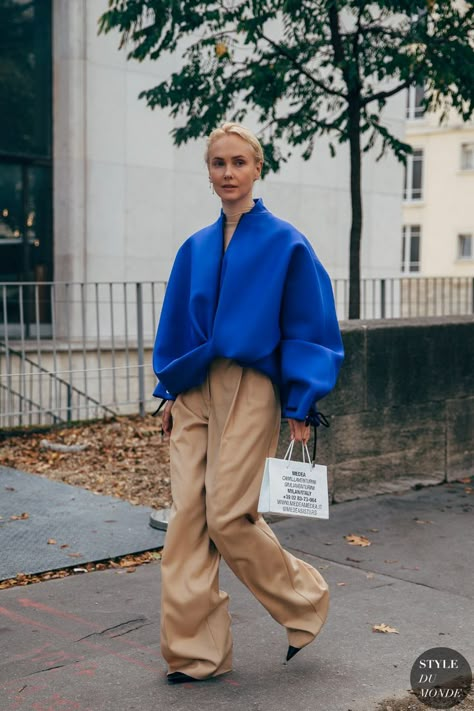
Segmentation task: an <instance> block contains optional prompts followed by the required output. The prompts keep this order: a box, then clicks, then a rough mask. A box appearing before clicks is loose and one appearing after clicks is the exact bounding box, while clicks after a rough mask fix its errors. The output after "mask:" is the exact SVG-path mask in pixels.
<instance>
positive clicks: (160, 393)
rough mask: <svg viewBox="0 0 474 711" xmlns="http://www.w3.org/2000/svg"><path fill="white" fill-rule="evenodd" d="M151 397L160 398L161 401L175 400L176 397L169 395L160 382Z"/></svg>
mask: <svg viewBox="0 0 474 711" xmlns="http://www.w3.org/2000/svg"><path fill="white" fill-rule="evenodd" d="M153 397H160V398H161V399H162V400H176V395H173V394H172V393H170V392H169V390H167V389H166V388H165V386H164V385H163V383H161V382H159V383H158V384H157V386H156V388H155V389H154V390H153Z"/></svg>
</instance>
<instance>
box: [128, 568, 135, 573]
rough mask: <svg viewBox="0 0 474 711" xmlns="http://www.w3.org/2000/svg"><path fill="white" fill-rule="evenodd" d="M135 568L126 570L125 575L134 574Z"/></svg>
mask: <svg viewBox="0 0 474 711" xmlns="http://www.w3.org/2000/svg"><path fill="white" fill-rule="evenodd" d="M135 571H136V568H128V570H127V573H134V572H135Z"/></svg>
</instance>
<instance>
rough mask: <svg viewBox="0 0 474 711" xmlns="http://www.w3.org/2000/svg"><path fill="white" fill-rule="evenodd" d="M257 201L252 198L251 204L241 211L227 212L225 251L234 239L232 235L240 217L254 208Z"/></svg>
mask: <svg viewBox="0 0 474 711" xmlns="http://www.w3.org/2000/svg"><path fill="white" fill-rule="evenodd" d="M254 205H255V203H254V202H253V200H252V204H251V205H249V206H248V207H246V208H244V209H243V210H239V212H229V213H226V212H224V214H225V225H224V251H225V250H226V249H227V247H228V246H229V243H230V240H231V239H232V235H233V234H234V232H235V228H236V227H237V225H238V223H239V220H240V218H241V217H242V215H243V214H244V213H245V212H250V210H252V209H253V207H254Z"/></svg>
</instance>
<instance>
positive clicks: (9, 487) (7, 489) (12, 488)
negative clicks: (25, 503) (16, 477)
mask: <svg viewBox="0 0 474 711" xmlns="http://www.w3.org/2000/svg"><path fill="white" fill-rule="evenodd" d="M5 491H16V489H15V487H14V486H6V487H5Z"/></svg>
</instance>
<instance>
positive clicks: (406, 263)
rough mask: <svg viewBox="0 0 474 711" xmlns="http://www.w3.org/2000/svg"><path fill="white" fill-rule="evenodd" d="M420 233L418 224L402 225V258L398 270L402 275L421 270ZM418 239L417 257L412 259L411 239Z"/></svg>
mask: <svg viewBox="0 0 474 711" xmlns="http://www.w3.org/2000/svg"><path fill="white" fill-rule="evenodd" d="M421 235H422V229H421V225H419V224H414V225H412V224H409V225H403V226H402V260H401V268H400V271H401V273H402V274H403V275H405V276H409V275H410V274H419V273H420V271H421ZM414 240H418V259H417V260H412V248H413V241H414Z"/></svg>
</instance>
